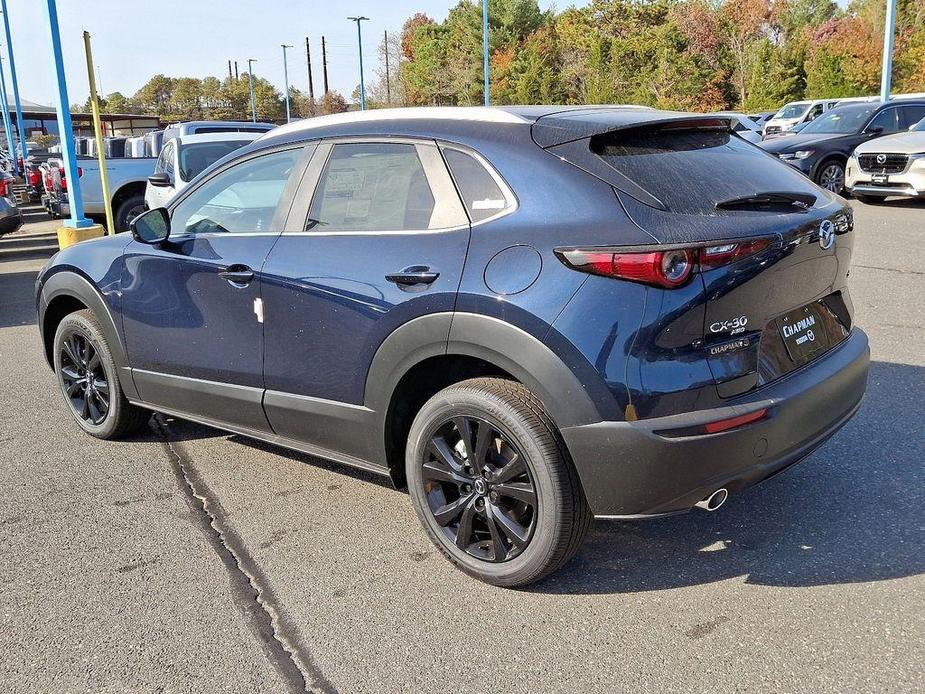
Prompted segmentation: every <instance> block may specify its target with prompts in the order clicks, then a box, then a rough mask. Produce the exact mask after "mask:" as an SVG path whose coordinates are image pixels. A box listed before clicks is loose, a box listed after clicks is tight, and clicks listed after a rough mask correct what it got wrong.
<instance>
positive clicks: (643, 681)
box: [0, 202, 925, 692]
mask: <svg viewBox="0 0 925 694" xmlns="http://www.w3.org/2000/svg"><path fill="white" fill-rule="evenodd" d="M852 204H853V206H854V207H855V210H856V222H857V242H856V250H855V256H854V263H853V269H852V271H851V281H852V293H853V298H854V303H855V309H856V321H857V323H858V324H859V325H860V326H862V327H863V328H864V329H865V330H867V331H868V333H869V335H870V339H871V347H872V359H873V363H872V371H871V378H870V386H869V390H868V395H867V398H866V400H865V402H864V405H863V407H862V409H861V411H860V413H859V414H858V416H857V417H856V418H855V419H854V420H853V421H852V422H850V423H849V424H848V425H847V426H846V427H845V428H844V429H843V430H842V431H841V432H840V433H839V434H838V435H837V436H836V437H835V438H834V439H833V440H832V441H830V442H829V443H828V444H826V445H825V446H824V447H823V448H821V449H820V450H818V451H817V452H816V453H814V454H813V455H812V456H811V457H810V459H808V460H807V461H805V462H804V463H802V464H801V465H799V466H797V467H795V468H793V469H791V470H790V471H788V472H787V473H786V474H784V475H781V476H778V477H776V478H774V479H772V480H770V481H768V482H767V483H766V484H764V485H762V486H760V487H758V488H755V489H752V490H749V491H747V492H745V493H743V494H741V495H739V496H735V497H732V498H731V499H730V501H729V503H727V504H726V505H725V506H724V508H723V509H722V510H721V511H720V512H718V513H715V514H707V513H703V512H696V513H690V514H687V515H684V516H680V517H675V518H669V519H664V520H659V521H650V522H646V523H635V524H633V523H614V522H609V523H608V522H598V523H597V524H596V525H595V526H594V527H593V530H592V532H591V534H590V536H589V539H588V541H587V543H586V544H585V546H584V547H583V549H582V550H581V552H580V553H579V555H578V556H577V558H576V559H575V560H574V561H573V562H572V563H571V564H569V565H568V566H567V567H566V568H565V569H564V570H563V571H561V572H559V573H558V574H556V575H554V576H552V577H551V578H549V579H547V580H546V581H544V582H542V583H540V584H538V585H535V586H532V587H530V588H529V589H527V590H522V591H512V590H503V589H498V588H492V587H489V586H486V585H483V584H480V583H477V582H475V581H473V580H471V579H469V578H467V577H466V576H464V575H463V574H461V573H459V572H457V571H456V570H454V569H453V568H452V567H451V566H450V565H449V564H448V563H447V562H446V561H444V559H443V558H442V557H441V556H440V555H439V553H438V552H437V551H436V550H435V549H434V548H433V547H432V546H431V545H430V543H429V542H428V541H427V540H426V538H425V535H424V533H423V532H422V531H421V529H420V527H419V525H418V522H417V519H416V517H415V515H414V512H413V510H412V508H411V505H410V502H409V500H408V498H407V497H406V495H405V494H404V493H402V492H399V491H395V490H393V489H391V488H389V487H388V486H384V485H383V484H382V483H381V482H380V481H377V480H374V479H372V478H369V477H367V476H364V475H363V474H362V473H357V472H353V471H349V470H347V469H344V468H341V467H339V466H337V465H335V464H332V463H327V462H324V461H320V460H317V459H312V458H309V457H306V456H301V455H298V454H294V453H290V452H287V451H284V450H281V449H277V448H273V447H269V446H266V445H264V444H261V443H257V442H255V441H251V440H247V439H245V438H243V437H239V436H233V435H227V434H224V433H222V432H219V431H216V430H212V429H207V428H204V427H201V426H198V425H194V424H191V423H187V422H183V421H178V420H172V419H166V418H160V419H155V420H152V422H151V427H150V431H149V432H148V433H146V434H145V435H144V436H141V437H139V438H137V439H135V440H132V441H124V442H118V443H106V442H101V441H97V440H95V439H92V438H90V437H89V436H86V435H83V434H80V433H79V432H78V429H77V426H76V425H75V424H73V423H72V422H71V420H70V418H69V416H68V415H67V414H66V411H65V409H64V406H63V404H62V402H61V400H60V395H59V394H58V392H57V390H56V386H55V382H54V378H53V375H52V373H51V371H50V370H49V369H48V368H47V366H46V365H45V363H44V360H43V358H42V355H41V353H40V349H39V342H38V338H37V333H36V327H35V314H34V306H33V298H32V291H33V283H34V278H35V273H36V272H37V270H38V269H39V268H40V267H41V266H42V264H43V263H44V262H45V260H46V258H47V257H48V256H49V255H50V252H51V249H52V246H53V245H54V241H53V238H52V237H51V236H50V235H49V234H48V233H47V232H48V231H50V230H51V229H53V228H54V227H55V226H56V225H55V224H53V223H49V222H41V221H39V220H40V219H41V215H39V214H38V213H35V214H34V216H30V217H27V221H30V222H33V223H30V224H28V225H27V227H25V228H24V229H23V231H21V232H19V233H17V234H16V235H13V236H9V237H5V238H3V239H0V359H2V363H3V374H4V381H5V385H4V387H3V393H4V407H2V408H0V452H2V455H0V654H2V655H0V690H2V691H4V692H187V691H207V692H213V691H214V692H218V691H222V692H283V691H302V690H304V689H309V690H311V691H319V692H335V691H336V692H360V691H363V692H366V691H377V692H409V691H428V692H430V691H433V692H442V691H498V692H501V691H532V692H541V691H542V692H545V691H555V692H579V691H580V692H615V691H659V692H662V691H695V690H696V691H705V690H710V691H714V692H726V691H729V692H736V691H783V692H847V691H857V692H881V691H891V692H912V691H922V690H923V689H925V576H923V573H925V512H923V509H925V484H923V473H925V301H923V299H925V203H916V202H897V203H890V204H885V205H880V206H876V207H871V206H865V205H861V204H859V203H856V202H855V203H852Z"/></svg>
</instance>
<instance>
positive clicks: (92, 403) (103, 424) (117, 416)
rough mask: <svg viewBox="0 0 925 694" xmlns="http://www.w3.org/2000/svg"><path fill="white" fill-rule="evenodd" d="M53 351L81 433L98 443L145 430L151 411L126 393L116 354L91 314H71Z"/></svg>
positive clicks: (58, 333) (60, 381)
mask: <svg viewBox="0 0 925 694" xmlns="http://www.w3.org/2000/svg"><path fill="white" fill-rule="evenodd" d="M53 349H54V367H55V374H56V375H57V377H58V386H59V388H60V389H61V394H62V395H63V396H64V402H65V404H66V405H67V407H68V410H69V411H70V413H71V415H72V416H73V417H74V420H75V421H76V422H77V425H78V426H79V427H80V428H81V429H83V430H84V431H85V432H87V433H88V434H90V435H91V436H95V437H96V438H98V439H117V438H121V437H123V436H126V435H128V434H131V433H133V432H135V431H137V430H138V429H140V428H141V427H142V426H144V424H145V422H146V421H147V419H148V413H147V412H146V411H145V410H143V409H141V408H140V407H136V406H135V405H132V404H131V403H130V402H129V401H128V399H127V398H126V397H125V394H124V393H123V392H122V387H121V385H120V383H119V376H118V371H117V369H116V364H115V362H114V361H113V358H112V352H110V350H109V345H108V344H107V343H106V338H105V337H103V331H102V329H101V328H100V324H99V322H98V321H97V319H96V316H94V315H93V313H92V312H91V311H89V310H86V309H85V310H83V311H77V312H76V313H71V314H69V315H67V316H65V317H64V319H63V320H62V321H61V323H60V324H59V325H58V329H57V330H56V331H55V341H54V347H53Z"/></svg>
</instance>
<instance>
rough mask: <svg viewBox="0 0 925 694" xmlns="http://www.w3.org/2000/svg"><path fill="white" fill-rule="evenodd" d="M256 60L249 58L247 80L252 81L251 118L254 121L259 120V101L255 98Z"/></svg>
mask: <svg viewBox="0 0 925 694" xmlns="http://www.w3.org/2000/svg"><path fill="white" fill-rule="evenodd" d="M256 62H257V59H256V58H248V59H247V81H248V82H249V83H250V88H251V120H252V121H253V122H254V123H256V122H257V101H256V99H255V98H254V68H253V67H252V65H253V63H256Z"/></svg>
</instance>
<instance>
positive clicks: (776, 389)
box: [37, 106, 869, 586]
mask: <svg viewBox="0 0 925 694" xmlns="http://www.w3.org/2000/svg"><path fill="white" fill-rule="evenodd" d="M732 125H733V124H732V123H731V122H730V121H729V120H727V119H725V118H722V117H716V116H697V115H690V114H681V113H669V112H662V111H655V110H651V109H645V108H638V107H572V108H568V107H551V106H547V107H519V108H508V109H482V108H448V109H443V108H436V109H396V110H378V111H370V112H365V113H354V114H344V115H340V116H327V117H322V118H315V119H311V120H307V121H302V122H298V123H293V124H291V125H288V126H284V127H281V128H278V129H276V130H274V131H272V132H270V133H268V134H267V135H265V136H262V137H261V138H260V139H258V140H256V141H255V142H254V143H252V144H251V145H248V146H247V147H245V148H243V149H240V150H237V151H236V152H234V153H233V154H231V155H229V156H228V157H226V158H225V159H224V160H222V161H220V162H217V163H216V164H215V165H214V166H212V167H211V168H210V169H209V170H207V171H206V172H204V173H203V174H202V175H200V176H199V177H198V178H197V180H196V181H195V182H194V183H193V184H192V185H190V186H189V187H188V188H187V189H185V190H184V191H183V192H182V193H181V194H180V195H178V196H177V197H176V198H175V199H174V200H173V201H171V203H170V204H169V206H168V207H167V208H166V209H155V210H150V211H149V212H147V213H145V214H144V215H142V216H140V217H139V218H137V219H136V220H135V222H134V224H133V228H132V234H131V235H116V236H110V237H107V238H103V239H99V240H95V241H90V242H86V243H81V244H77V245H75V246H72V247H70V248H67V249H66V250H64V251H62V252H61V253H59V254H58V255H57V256H55V258H54V259H52V261H51V262H50V263H49V264H48V266H47V267H46V268H45V269H44V270H43V271H42V273H41V274H40V276H39V278H38V283H37V309H38V324H39V327H40V330H41V335H42V340H43V344H44V349H45V353H46V356H47V359H48V362H49V364H51V365H52V366H53V368H54V370H55V373H56V374H57V379H58V384H59V386H60V388H61V391H62V393H63V394H64V399H65V402H66V403H67V406H68V408H69V410H70V412H71V414H72V415H73V416H74V417H75V419H76V421H77V423H78V424H79V425H80V427H81V428H82V429H83V430H84V431H86V432H87V433H89V434H92V435H94V436H97V437H100V438H114V437H118V436H121V435H125V434H127V433H128V432H129V431H131V430H132V429H133V428H135V427H137V426H139V425H141V424H143V423H144V422H145V420H146V419H147V416H148V413H149V412H150V411H152V410H153V411H158V412H164V413H169V414H172V415H176V416H179V417H183V418H188V419H191V420H195V421H199V422H203V423H206V424H210V425H214V426H216V427H220V428H222V429H225V430H228V431H233V432H238V433H240V434H244V435H247V436H252V437H255V438H259V439H263V440H266V441H270V442H273V443H276V444H280V445H283V446H288V447H291V448H294V449H298V450H301V451H305V452H309V453H312V454H317V455H319V456H323V457H326V458H330V459H333V460H335V461H339V462H341V463H344V464H347V465H354V466H357V467H361V468H364V469H366V470H371V471H374V472H377V473H381V474H383V475H388V476H391V478H392V479H393V480H394V482H395V483H396V484H397V485H401V486H405V485H406V486H407V488H408V490H409V493H410V496H411V500H412V503H413V504H414V507H415V509H416V511H417V513H418V515H419V516H420V519H421V522H422V524H423V526H424V528H425V530H426V531H427V533H428V534H429V536H430V537H431V539H432V540H433V542H434V543H435V544H436V545H437V547H438V548H439V549H440V550H441V551H442V552H443V554H445V555H446V557H447V558H448V559H449V560H450V561H452V562H453V563H454V564H455V565H457V566H458V567H459V568H461V569H462V570H464V571H466V572H468V573H469V574H471V575H473V576H476V577H478V578H480V579H482V580H485V581H488V582H490V583H494V584H497V585H504V586H514V585H522V584H525V583H529V582H531V581H535V580H537V579H539V578H541V577H543V576H545V575H547V574H548V573H550V572H552V571H554V570H556V569H557V568H558V567H560V566H561V565H563V564H564V563H565V562H566V561H567V560H568V559H569V558H570V557H571V556H572V555H573V554H574V553H575V551H576V550H577V549H578V547H579V545H580V543H581V541H582V539H583V537H584V535H585V533H586V531H587V528H588V525H589V523H590V521H591V519H592V517H608V518H643V517H652V516H659V515H664V514H671V513H677V512H682V511H686V510H688V509H691V508H692V507H694V506H702V507H704V508H707V509H709V510H715V509H716V508H718V507H719V506H720V505H722V503H723V502H724V501H725V499H726V497H727V495H728V494H734V493H736V492H737V491H740V490H742V489H743V488H745V487H747V486H749V485H752V484H755V483H757V482H759V481H761V480H763V479H766V478H768V477H769V476H771V475H773V474H775V473H777V472H779V471H780V470H782V469H784V468H786V467H787V466H789V465H791V464H793V463H795V462H797V461H799V460H801V459H802V458H804V457H805V456H807V455H808V454H809V453H810V452H811V451H812V450H813V449H815V448H816V447H817V446H819V445H820V444H821V443H822V442H824V441H825V440H826V439H827V438H829V437H830V436H832V435H833V434H834V433H835V432H836V431H837V430H838V429H839V427H841V426H842V425H843V424H844V423H845V422H846V421H847V420H848V419H849V418H850V417H851V416H852V415H853V414H854V412H855V411H856V410H857V408H858V406H859V404H860V401H861V397H862V395H863V393H864V389H865V387H866V382H867V370H868V360H869V351H868V345H867V338H866V336H865V334H864V333H863V332H862V331H861V330H860V329H858V328H857V327H855V326H853V325H852V305H851V300H850V297H849V293H848V287H847V277H848V269H849V264H850V258H851V248H852V237H853V220H852V216H851V211H850V209H849V208H848V207H847V206H846V205H845V204H844V202H843V201H842V200H841V199H840V198H838V197H837V196H835V195H833V194H831V193H829V192H827V191H824V190H822V189H821V188H818V187H817V186H815V185H814V184H813V183H811V182H810V181H808V180H807V179H806V178H804V177H803V176H801V175H800V174H799V173H798V172H796V171H794V170H793V169H791V168H790V167H788V166H787V165H786V164H783V163H781V162H779V161H777V160H776V158H775V157H773V156H771V155H769V154H767V153H765V152H763V151H762V150H760V149H759V148H757V147H755V146H753V145H751V144H749V143H747V142H745V141H743V140H741V139H740V138H738V137H737V136H736V135H735V134H733V133H732V132H731V127H732Z"/></svg>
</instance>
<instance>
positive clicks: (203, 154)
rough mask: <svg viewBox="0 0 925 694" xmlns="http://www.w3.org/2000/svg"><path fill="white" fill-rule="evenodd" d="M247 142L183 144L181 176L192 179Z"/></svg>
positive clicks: (181, 150)
mask: <svg viewBox="0 0 925 694" xmlns="http://www.w3.org/2000/svg"><path fill="white" fill-rule="evenodd" d="M246 144H247V141H246V140H230V141H227V142H198V143H196V144H191V145H183V146H182V147H180V177H181V178H182V179H183V180H184V181H191V180H192V179H193V178H195V177H196V176H198V175H199V174H201V173H202V172H203V171H205V170H206V169H207V168H209V167H210V166H212V164H214V163H215V162H217V161H218V160H219V159H221V158H222V157H224V156H225V155H226V154H228V153H229V152H233V151H234V150H236V149H238V147H241V146H242V145H246Z"/></svg>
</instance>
